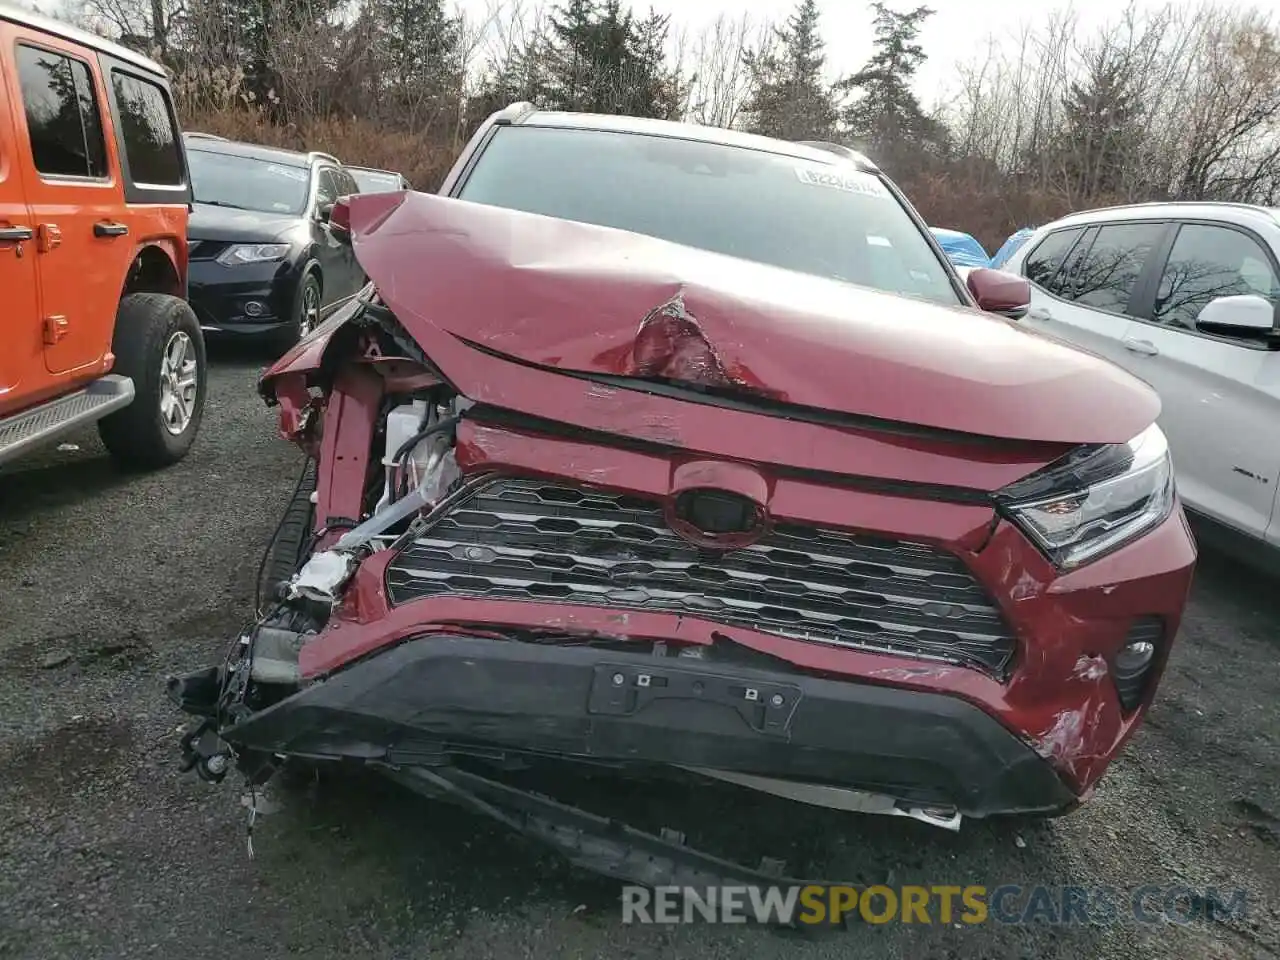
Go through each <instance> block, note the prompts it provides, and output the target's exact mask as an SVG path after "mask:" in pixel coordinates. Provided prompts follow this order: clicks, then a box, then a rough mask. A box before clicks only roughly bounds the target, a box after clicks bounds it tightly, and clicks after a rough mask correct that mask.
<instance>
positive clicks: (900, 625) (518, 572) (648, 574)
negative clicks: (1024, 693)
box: [387, 478, 1015, 678]
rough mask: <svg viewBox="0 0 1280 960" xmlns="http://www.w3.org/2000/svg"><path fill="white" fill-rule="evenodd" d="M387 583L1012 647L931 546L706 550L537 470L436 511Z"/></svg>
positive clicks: (945, 657)
mask: <svg viewBox="0 0 1280 960" xmlns="http://www.w3.org/2000/svg"><path fill="white" fill-rule="evenodd" d="M387 588H388V593H389V596H390V599H391V603H392V604H393V605H400V604H404V603H408V602H410V601H412V600H417V599H421V598H423V597H434V596H456V597H491V598H494V599H513V600H531V601H548V602H555V603H581V604H591V605H594V606H600V607H611V608H619V609H628V610H646V611H661V612H669V613H680V614H687V615H691V616H698V617H700V618H702V619H706V620H711V621H714V622H718V623H723V624H728V625H734V626H741V627H751V628H753V629H756V630H761V631H764V632H767V633H772V634H777V635H779V636H785V637H791V638H794V639H799V640H806V641H810V642H814V643H822V644H829V645H833V646H841V647H856V648H858V649H861V650H871V651H878V652H884V653H893V654H899V655H903V656H908V657H916V658H921V659H928V660H935V661H942V662H945V663H953V664H960V665H962V666H968V667H973V668H976V669H979V670H983V671H985V672H987V673H990V674H992V675H995V676H997V677H1001V678H1003V677H1004V675H1005V673H1006V671H1007V669H1008V667H1009V664H1010V662H1011V660H1012V658H1013V653H1014V646H1015V641H1014V637H1013V633H1012V631H1011V630H1010V629H1009V627H1008V625H1007V624H1006V623H1005V621H1004V618H1003V617H1002V616H1001V614H1000V611H999V610H998V609H997V608H996V606H995V604H994V603H993V602H992V601H991V599H990V597H988V596H987V594H986V593H985V591H984V590H983V589H982V587H981V586H980V585H979V584H978V582H977V581H976V580H975V579H974V577H973V575H972V574H971V573H970V572H969V570H968V569H967V567H966V566H965V565H964V563H963V562H962V561H961V560H960V559H959V558H958V557H956V556H954V555H952V554H950V553H947V552H945V551H942V550H938V549H936V548H934V547H930V546H926V545H924V544H919V543H908V542H904V541H896V540H886V539H877V538H873V537H866V536H861V535H855V534H851V533H843V532H839V531H835V530H827V529H820V528H815V527H805V526H796V525H787V526H778V527H775V529H774V530H773V531H772V532H770V533H769V535H768V536H766V537H765V538H764V539H763V540H761V541H759V542H758V543H756V544H754V545H752V546H750V547H745V548H742V549H737V550H730V551H727V552H719V551H711V550H704V549H701V548H699V547H696V546H694V545H692V544H690V543H688V542H687V541H685V540H683V539H681V538H680V537H679V536H677V535H676V534H675V533H674V532H672V531H671V530H670V529H669V528H668V527H667V525H666V523H665V521H664V520H663V516H662V510H661V507H660V506H659V505H658V504H656V503H653V502H650V501H646V500H640V499H636V498H633V497H627V496H621V495H618V494H614V493H606V492H603V491H599V490H592V489H586V488H581V487H573V486H565V485H558V484H553V483H549V482H546V481H541V480H526V479H514V478H501V479H496V480H494V481H492V482H490V483H487V484H485V485H483V486H482V487H480V488H478V489H474V490H472V491H470V492H469V493H466V494H463V496H462V497H461V498H460V499H458V500H456V501H454V502H453V503H452V504H450V505H449V506H447V507H445V508H443V509H442V511H441V515H440V516H438V518H436V519H435V520H434V522H433V523H432V525H431V526H430V527H428V528H427V529H426V530H425V531H424V532H423V533H421V534H419V535H418V537H417V538H416V539H415V540H414V541H412V542H411V543H410V544H409V545H408V546H407V547H406V548H405V549H404V550H403V552H401V553H400V554H399V555H398V556H397V557H396V558H395V560H393V561H392V563H391V564H390V566H389V568H388V571H387Z"/></svg>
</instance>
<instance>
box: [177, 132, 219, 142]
mask: <svg viewBox="0 0 1280 960" xmlns="http://www.w3.org/2000/svg"><path fill="white" fill-rule="evenodd" d="M182 135H183V136H184V137H190V138H191V139H192V140H222V141H225V142H227V143H230V142H231V141H230V139H229V138H228V137H220V136H218V134H216V133H204V132H202V131H200V130H183V131H182Z"/></svg>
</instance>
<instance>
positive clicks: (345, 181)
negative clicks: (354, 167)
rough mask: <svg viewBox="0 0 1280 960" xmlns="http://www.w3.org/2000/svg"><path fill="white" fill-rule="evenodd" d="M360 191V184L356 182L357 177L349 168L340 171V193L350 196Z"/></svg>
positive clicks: (343, 195) (340, 194)
mask: <svg viewBox="0 0 1280 960" xmlns="http://www.w3.org/2000/svg"><path fill="white" fill-rule="evenodd" d="M359 192H360V185H359V184H358V183H356V178H355V177H353V176H352V175H351V173H350V172H349V171H347V170H339V171H338V195H339V196H342V197H349V196H352V195H353V194H357V193H359Z"/></svg>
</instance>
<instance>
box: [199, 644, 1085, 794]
mask: <svg viewBox="0 0 1280 960" xmlns="http://www.w3.org/2000/svg"><path fill="white" fill-rule="evenodd" d="M221 735H222V737H223V738H224V739H225V740H227V741H228V742H229V743H231V744H232V745H233V746H235V747H236V748H237V749H247V750H252V751H258V752H261V753H263V754H286V755H293V756H308V757H317V758H324V759H356V760H366V761H379V762H382V763H387V764H391V765H394V766H422V765H430V766H438V765H441V764H442V763H444V762H448V761H449V760H451V759H452V758H454V757H456V756H467V755H470V754H476V755H479V756H481V757H486V758H491V759H492V758H495V755H496V754H497V753H502V754H510V755H515V756H535V757H536V756H548V755H550V756H555V757H558V758H562V759H570V760H580V761H584V762H590V763H594V764H601V763H603V764H608V765H621V766H624V767H634V766H641V767H643V766H645V765H653V764H662V765H668V766H677V767H686V768H701V769H710V770H719V771H730V772H735V773H745V774H752V775H756V776H762V777H770V778H775V779H783V780H792V781H799V782H808V783H821V784H826V785H830V786H837V787H845V788H849V789H856V790H860V791H866V792H873V793H879V794H883V795H887V796H891V797H894V798H897V799H900V800H902V801H903V802H907V803H912V804H916V805H920V806H931V807H953V808H955V809H956V810H958V811H959V812H960V813H961V814H963V815H966V816H971V817H984V816H989V815H992V814H1007V813H1057V812H1061V811H1063V810H1065V809H1067V808H1069V807H1071V806H1072V805H1073V804H1074V803H1075V802H1076V799H1077V798H1076V795H1075V794H1074V793H1073V791H1072V790H1071V789H1069V788H1068V786H1067V785H1066V784H1065V783H1064V782H1063V781H1062V779H1061V778H1060V777H1059V776H1058V774H1057V773H1056V772H1055V771H1054V769H1053V767H1052V766H1051V765H1050V764H1049V763H1048V762H1047V761H1046V760H1045V759H1043V758H1042V757H1041V756H1039V755H1038V754H1037V753H1036V752H1035V751H1034V750H1033V749H1032V748H1031V747H1030V746H1028V745H1027V744H1026V743H1024V742H1023V741H1021V740H1020V739H1019V738H1018V737H1016V736H1015V735H1014V734H1013V733H1011V732H1010V731H1009V730H1007V729H1006V728H1005V727H1004V726H1003V725H1001V724H1000V723H999V722H998V721H996V720H995V719H993V718H992V717H990V716H989V715H987V714H986V713H984V712H983V711H982V710H980V709H978V708H977V707H975V706H973V705H971V704H968V703H965V702H964V701H963V700H960V699H957V698H955V697H950V696H945V695H941V694H936V693H921V692H916V691H911V690H903V689H895V688H893V687H888V686H875V685H871V684H864V683H850V682H845V681H840V680H827V679H821V678H817V677H812V676H806V675H803V674H800V673H785V672H780V671H774V670H759V669H754V668H749V667H742V666H736V665H728V664H723V663H699V662H698V661H696V660H692V659H689V658H686V657H674V656H673V657H665V658H655V657H653V656H647V655H638V654H630V653H625V652H617V651H602V650H598V649H591V648H585V647H563V646H555V645H548V644H540V643H526V642H520V641H513V640H499V639H489V638H477V637H466V636H460V635H450V634H435V635H429V636H423V637H419V638H417V639H414V640H411V641H409V642H407V643H403V644H400V645H398V646H396V647H394V648H393V649H390V650H387V651H386V652H384V653H382V654H380V655H379V656H376V657H373V658H370V659H368V660H365V661H363V662H361V663H357V664H355V665H353V666H351V667H350V668H348V669H346V670H344V671H342V672H341V673H338V674H336V675H334V676H333V677H331V678H329V679H328V680H327V681H326V682H324V683H319V684H314V685H312V686H310V687H307V688H305V689H303V690H302V691H300V692H299V693H296V694H294V695H293V696H291V697H288V698H287V699H285V700H283V701H281V702H279V703H277V704H275V705H273V706H271V707H268V708H267V709H265V710H262V711H259V712H257V713H255V714H253V715H251V716H249V717H248V718H247V719H245V720H243V721H241V722H240V723H238V724H235V725H234V726H233V727H230V728H228V729H224V730H223V731H222V733H221Z"/></svg>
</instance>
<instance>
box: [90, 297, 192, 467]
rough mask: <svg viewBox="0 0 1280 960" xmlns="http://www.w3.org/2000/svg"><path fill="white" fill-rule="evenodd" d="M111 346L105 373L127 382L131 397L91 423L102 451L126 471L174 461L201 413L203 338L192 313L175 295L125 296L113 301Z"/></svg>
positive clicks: (180, 455) (185, 447) (183, 452)
mask: <svg viewBox="0 0 1280 960" xmlns="http://www.w3.org/2000/svg"><path fill="white" fill-rule="evenodd" d="M111 349H112V352H113V353H114V354H115V357H116V362H115V366H114V367H113V368H112V372H113V373H120V374H123V375H125V376H127V377H129V378H130V379H131V380H133V389H134V398H133V403H131V404H129V406H127V407H125V408H124V409H123V410H120V411H118V412H116V413H113V414H111V415H110V416H109V417H105V418H104V419H103V420H102V421H101V422H100V423H99V424H98V433H99V435H100V436H101V437H102V442H103V443H104V444H105V445H106V448H107V451H108V452H109V453H110V454H111V455H112V456H113V457H114V458H115V459H116V460H117V461H119V462H120V463H122V464H125V465H127V466H134V467H143V468H153V467H165V466H169V465H170V464H174V463H177V462H178V461H179V460H181V459H182V458H183V457H185V456H186V455H187V451H188V450H190V449H191V444H192V443H194V442H195V439H196V434H197V433H198V432H199V430H200V420H201V418H202V417H203V415H204V398H205V389H206V366H205V351H204V337H203V336H202V335H201V333H200V323H199V321H197V320H196V315H195V314H194V313H193V312H192V311H191V307H189V306H188V305H187V303H186V301H184V300H180V299H179V298H177V297H172V296H169V295H167V294H163V293H134V294H130V295H129V296H127V297H125V298H124V299H123V300H121V301H120V309H119V310H118V311H117V313H116V329H115V335H114V337H113V338H112V341H111Z"/></svg>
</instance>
